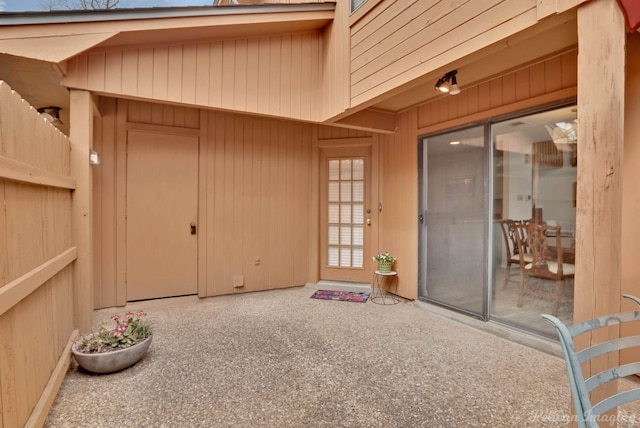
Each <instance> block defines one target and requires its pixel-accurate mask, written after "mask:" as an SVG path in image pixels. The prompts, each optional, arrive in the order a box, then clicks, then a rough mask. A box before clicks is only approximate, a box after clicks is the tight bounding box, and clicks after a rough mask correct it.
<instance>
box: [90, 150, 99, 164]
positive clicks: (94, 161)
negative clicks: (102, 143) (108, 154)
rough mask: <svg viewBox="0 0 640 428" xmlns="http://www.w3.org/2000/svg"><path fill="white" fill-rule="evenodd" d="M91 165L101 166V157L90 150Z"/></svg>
mask: <svg viewBox="0 0 640 428" xmlns="http://www.w3.org/2000/svg"><path fill="white" fill-rule="evenodd" d="M89 165H100V155H99V154H98V152H96V151H95V150H89Z"/></svg>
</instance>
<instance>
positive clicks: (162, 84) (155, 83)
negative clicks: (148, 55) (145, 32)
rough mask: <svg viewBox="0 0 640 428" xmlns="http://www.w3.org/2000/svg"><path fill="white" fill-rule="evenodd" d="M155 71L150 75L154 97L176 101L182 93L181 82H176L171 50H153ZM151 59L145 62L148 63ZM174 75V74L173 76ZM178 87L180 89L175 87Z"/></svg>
mask: <svg viewBox="0 0 640 428" xmlns="http://www.w3.org/2000/svg"><path fill="white" fill-rule="evenodd" d="M152 60H153V69H152V70H151V71H152V74H150V76H151V79H149V80H150V83H151V86H152V88H153V97H154V98H157V99H161V100H167V99H168V100H174V101H175V96H176V95H175V94H176V93H179V91H180V87H179V84H180V81H176V76H175V73H174V70H173V68H172V66H173V67H175V65H174V64H171V63H169V50H168V49H167V48H156V49H154V50H153V58H152ZM148 62H149V59H147V60H145V63H148ZM172 73H173V74H172ZM176 85H178V89H177V90H176V89H175V87H176Z"/></svg>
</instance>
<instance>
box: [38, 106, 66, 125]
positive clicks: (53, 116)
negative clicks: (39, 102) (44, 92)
mask: <svg viewBox="0 0 640 428" xmlns="http://www.w3.org/2000/svg"><path fill="white" fill-rule="evenodd" d="M38 113H40V115H41V116H42V117H44V118H45V119H47V120H48V121H49V122H50V123H51V124H52V125H56V126H58V125H62V121H61V120H60V107H55V106H51V107H42V108H39V109H38Z"/></svg>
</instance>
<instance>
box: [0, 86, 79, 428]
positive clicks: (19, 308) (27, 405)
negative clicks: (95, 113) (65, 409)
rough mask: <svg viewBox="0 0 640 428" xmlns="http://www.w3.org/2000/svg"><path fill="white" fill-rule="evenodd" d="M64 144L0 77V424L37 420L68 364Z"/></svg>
mask: <svg viewBox="0 0 640 428" xmlns="http://www.w3.org/2000/svg"><path fill="white" fill-rule="evenodd" d="M69 147H70V144H69V140H68V139H67V137H66V136H64V135H63V134H62V133H61V132H60V131H58V130H57V129H56V128H55V127H54V126H53V125H50V124H49V123H47V122H45V120H44V119H43V118H42V116H40V115H39V114H38V113H37V112H36V110H35V109H34V108H32V107H30V106H29V105H28V103H26V102H25V101H24V100H22V99H21V97H20V96H19V95H18V94H17V93H15V92H13V91H12V90H11V88H10V87H9V86H8V85H7V84H6V83H4V82H1V81H0V207H1V208H0V427H7V428H8V427H18V426H24V425H25V424H27V423H29V424H34V425H40V424H42V423H43V422H44V418H46V415H47V413H48V410H49V407H50V406H51V403H52V402H53V399H54V398H55V395H56V392H57V390H58V388H59V385H60V383H61V382H62V378H63V377H64V374H65V373H66V369H67V367H68V365H69V361H70V357H69V356H70V352H69V350H70V345H71V339H72V338H73V337H74V334H75V333H74V325H73V310H72V309H71V308H73V296H72V285H73V284H72V262H73V261H74V260H75V259H76V257H77V252H76V249H75V247H73V246H72V242H71V190H72V189H74V188H75V180H74V179H72V178H71V177H69V168H70V158H69Z"/></svg>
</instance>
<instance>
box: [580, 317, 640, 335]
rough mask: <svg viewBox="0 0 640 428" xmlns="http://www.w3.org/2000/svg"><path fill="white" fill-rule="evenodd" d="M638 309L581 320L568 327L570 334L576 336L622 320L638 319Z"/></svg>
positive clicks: (639, 318) (622, 321)
mask: <svg viewBox="0 0 640 428" xmlns="http://www.w3.org/2000/svg"><path fill="white" fill-rule="evenodd" d="M639 320H640V311H630V312H622V313H619V314H612V315H603V316H601V317H598V318H594V319H591V320H587V321H583V322H581V323H578V324H575V325H572V326H571V327H569V332H570V333H571V336H573V337H576V336H579V335H581V334H584V333H588V332H590V331H593V330H597V329H599V328H603V327H608V326H611V325H616V324H620V323H624V322H631V321H639Z"/></svg>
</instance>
